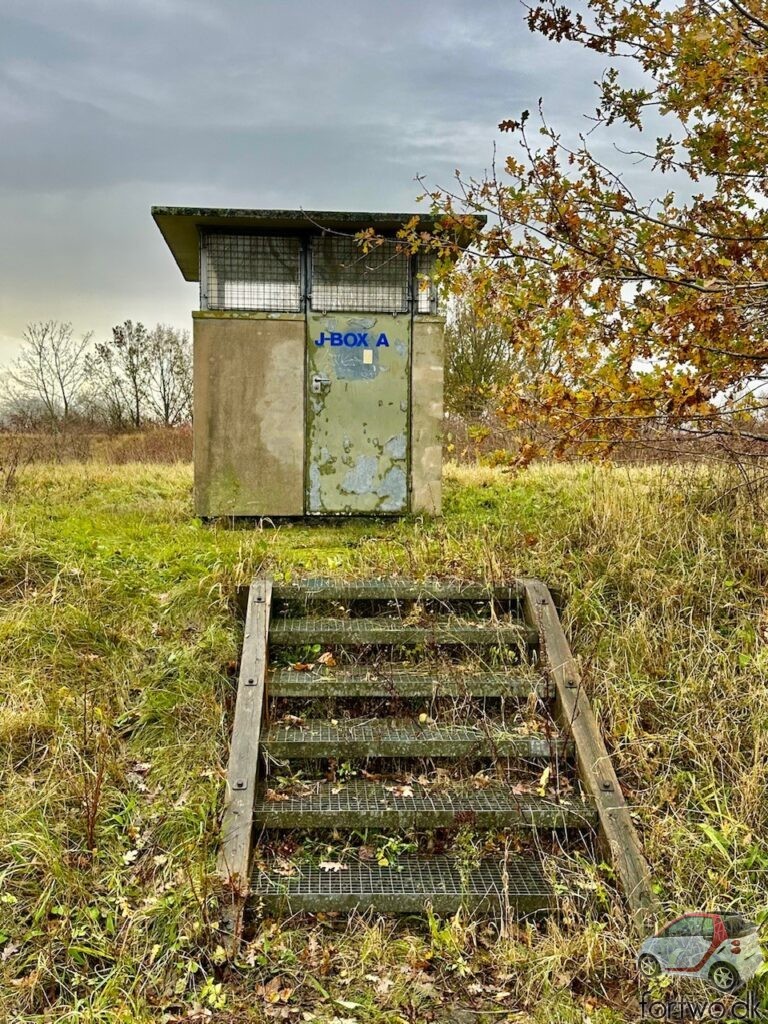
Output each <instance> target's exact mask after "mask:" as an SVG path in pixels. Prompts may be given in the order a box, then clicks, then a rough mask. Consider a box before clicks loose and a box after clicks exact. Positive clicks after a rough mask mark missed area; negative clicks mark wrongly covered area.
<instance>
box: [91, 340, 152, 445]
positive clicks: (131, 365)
mask: <svg viewBox="0 0 768 1024" xmlns="http://www.w3.org/2000/svg"><path fill="white" fill-rule="evenodd" d="M148 339H149V334H148V331H147V329H146V327H145V326H144V324H142V323H139V322H137V323H135V324H134V323H133V321H132V320H126V321H125V323H123V324H119V325H118V326H117V327H113V328H112V339H111V341H103V342H99V343H98V344H97V345H96V353H95V357H94V360H93V363H92V365H91V378H92V381H93V384H94V386H95V389H96V399H95V401H96V405H97V406H99V405H101V407H102V409H103V410H104V412H105V414H106V416H107V418H108V419H109V421H110V422H111V423H112V425H113V426H115V427H118V428H120V427H124V426H131V427H134V428H135V429H138V428H139V427H140V426H141V425H142V423H143V422H144V420H145V419H146V404H147V396H148V393H149V390H150V374H149V355H148V347H149V345H148Z"/></svg>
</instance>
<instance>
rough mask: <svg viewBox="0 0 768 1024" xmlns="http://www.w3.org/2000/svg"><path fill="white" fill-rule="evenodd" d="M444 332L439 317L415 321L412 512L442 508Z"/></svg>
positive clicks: (435, 510)
mask: <svg viewBox="0 0 768 1024" xmlns="http://www.w3.org/2000/svg"><path fill="white" fill-rule="evenodd" d="M443 328H444V323H443V320H442V318H439V317H426V316H416V317H414V321H413V343H412V344H413V356H412V360H413V377H412V386H411V511H412V512H426V513H428V514H430V515H439V514H440V511H441V508H442V459H443V452H442V435H443V359H444V344H443Z"/></svg>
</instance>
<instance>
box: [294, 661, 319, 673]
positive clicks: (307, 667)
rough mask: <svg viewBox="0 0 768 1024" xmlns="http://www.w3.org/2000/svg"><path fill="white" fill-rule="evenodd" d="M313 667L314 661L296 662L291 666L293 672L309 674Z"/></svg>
mask: <svg viewBox="0 0 768 1024" xmlns="http://www.w3.org/2000/svg"><path fill="white" fill-rule="evenodd" d="M314 667H315V663H314V661H297V662H294V664H293V665H291V668H292V669H293V671H294V672H311V671H312V669H313V668H314Z"/></svg>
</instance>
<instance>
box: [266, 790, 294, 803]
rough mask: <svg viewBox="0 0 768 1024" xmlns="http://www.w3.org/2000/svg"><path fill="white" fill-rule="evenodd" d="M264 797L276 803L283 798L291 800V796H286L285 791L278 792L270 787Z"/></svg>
mask: <svg viewBox="0 0 768 1024" xmlns="http://www.w3.org/2000/svg"><path fill="white" fill-rule="evenodd" d="M264 799H265V800H267V801H268V802H269V803H271V804H276V803H279V802H280V801H281V800H290V799H291V798H290V797H289V796H286V794H285V793H278V792H277V790H276V789H268V790H267V792H266V793H265V794H264Z"/></svg>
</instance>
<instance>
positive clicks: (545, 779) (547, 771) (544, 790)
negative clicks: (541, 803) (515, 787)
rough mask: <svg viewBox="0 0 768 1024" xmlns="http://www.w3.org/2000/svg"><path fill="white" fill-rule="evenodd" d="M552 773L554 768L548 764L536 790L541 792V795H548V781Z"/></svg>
mask: <svg viewBox="0 0 768 1024" xmlns="http://www.w3.org/2000/svg"><path fill="white" fill-rule="evenodd" d="M551 774H552V769H551V768H550V766H549V765H547V767H546V768H545V769H544V771H543V772H542V773H541V778H540V779H539V784H538V786H537V787H536V792H537V793H538V794H539V796H546V795H547V783H548V782H549V777H550V775H551Z"/></svg>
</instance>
